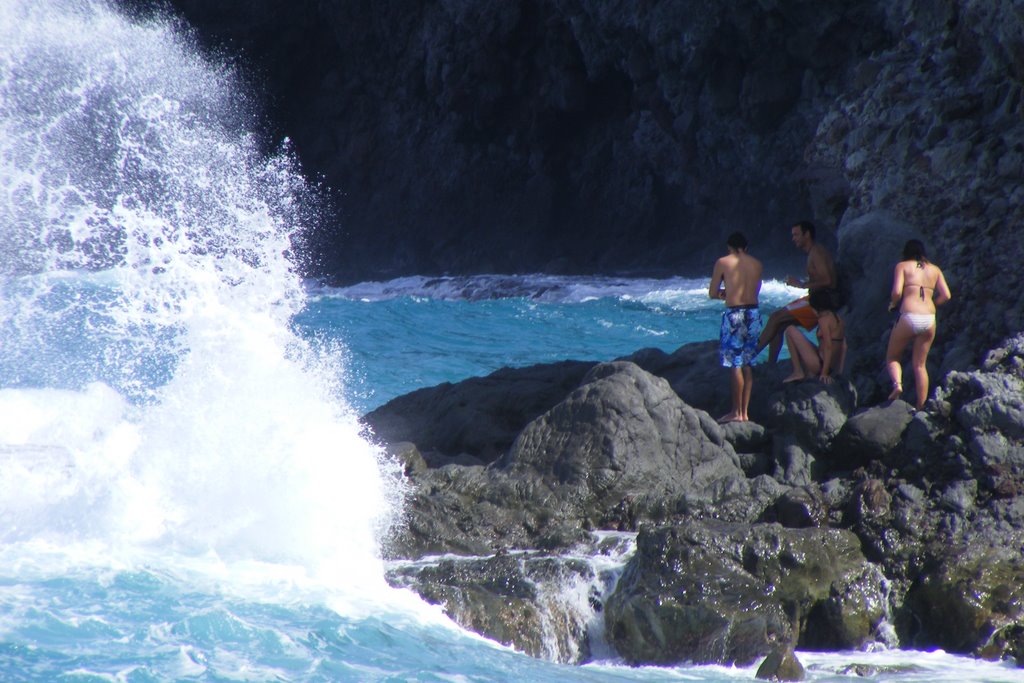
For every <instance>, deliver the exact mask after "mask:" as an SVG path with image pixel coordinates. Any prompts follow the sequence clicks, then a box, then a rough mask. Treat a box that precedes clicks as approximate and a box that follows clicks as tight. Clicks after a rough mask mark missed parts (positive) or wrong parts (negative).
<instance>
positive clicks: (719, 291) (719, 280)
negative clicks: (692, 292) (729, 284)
mask: <svg viewBox="0 0 1024 683" xmlns="http://www.w3.org/2000/svg"><path fill="white" fill-rule="evenodd" d="M724 280H725V273H723V272H722V260H721V259H719V260H718V261H715V268H714V270H713V271H712V272H711V284H710V285H709V286H708V298H709V299H724V298H725V286H724V285H725V282H724Z"/></svg>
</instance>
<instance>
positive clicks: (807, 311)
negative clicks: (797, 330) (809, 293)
mask: <svg viewBox="0 0 1024 683" xmlns="http://www.w3.org/2000/svg"><path fill="white" fill-rule="evenodd" d="M786 310H787V311H789V313H790V315H792V316H793V317H794V318H795V319H796V321H797V322H798V323H800V326H801V327H803V328H804V329H805V330H813V329H814V328H815V327H817V326H818V315H817V314H816V313H815V312H814V309H813V308H811V303H810V300H809V298H808V297H806V296H805V297H801V298H799V299H797V300H796V301H790V302H789V303H788V304H786Z"/></svg>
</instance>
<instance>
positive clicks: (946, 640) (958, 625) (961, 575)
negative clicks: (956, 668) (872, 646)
mask: <svg viewBox="0 0 1024 683" xmlns="http://www.w3.org/2000/svg"><path fill="white" fill-rule="evenodd" d="M1006 541H1007V542H1004V543H1002V544H999V545H995V544H990V543H991V542H990V541H986V540H985V539H981V538H979V539H976V540H974V541H971V542H969V543H967V544H965V545H963V546H960V547H951V548H948V549H947V551H946V553H945V555H944V557H943V559H942V561H941V563H939V564H938V565H937V566H936V567H934V568H933V569H931V570H929V571H926V572H925V573H924V574H923V576H921V577H920V578H919V579H918V580H917V581H916V582H915V583H914V585H913V586H912V587H911V588H910V590H909V591H908V593H907V597H906V601H905V603H904V610H905V612H904V613H903V614H902V615H901V622H902V623H903V624H904V627H903V628H905V629H906V630H907V631H908V633H907V637H906V638H905V640H904V642H905V643H906V644H907V645H914V646H918V647H941V648H942V649H944V650H947V651H948V652H956V653H964V654H970V653H981V652H983V651H985V647H986V645H988V644H989V642H990V639H991V638H992V636H993V634H994V633H996V632H997V631H1004V632H1007V631H1005V629H1007V628H1008V627H1011V626H1017V627H1021V626H1024V535H1022V534H1019V533H1018V534H1016V535H1014V536H1011V537H1010V538H1008V539H1006Z"/></svg>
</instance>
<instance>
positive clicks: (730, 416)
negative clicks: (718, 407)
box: [717, 413, 741, 425]
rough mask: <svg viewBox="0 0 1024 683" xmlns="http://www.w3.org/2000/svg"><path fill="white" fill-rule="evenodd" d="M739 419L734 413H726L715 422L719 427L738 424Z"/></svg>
mask: <svg viewBox="0 0 1024 683" xmlns="http://www.w3.org/2000/svg"><path fill="white" fill-rule="evenodd" d="M740 421H741V418H740V416H739V415H737V414H736V413H726V414H725V415H723V416H722V417H720V418H718V420H717V422H718V424H720V425H724V424H728V423H729V422H740Z"/></svg>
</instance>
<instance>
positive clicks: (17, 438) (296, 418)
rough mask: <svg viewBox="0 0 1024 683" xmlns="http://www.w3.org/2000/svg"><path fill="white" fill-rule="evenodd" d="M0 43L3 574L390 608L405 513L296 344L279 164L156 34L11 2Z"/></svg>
mask: <svg viewBox="0 0 1024 683" xmlns="http://www.w3.org/2000/svg"><path fill="white" fill-rule="evenodd" d="M0 45H3V50H2V53H0V257H2V258H0V276H2V280H0V291H2V294H3V296H2V301H3V305H2V308H0V313H2V315H3V317H2V318H0V334H2V335H3V337H2V340H0V372H2V375H0V465H2V467H3V471H4V476H3V477H2V478H0V520H2V521H3V525H2V526H0V540H2V541H3V542H4V543H5V545H4V547H3V549H2V552H3V553H4V555H5V556H6V557H5V559H6V560H8V562H6V563H4V564H3V566H5V567H16V566H21V567H23V568H24V570H25V571H29V572H34V573H45V572H48V571H52V572H55V573H60V572H61V571H65V570H66V568H67V567H68V566H73V565H75V564H77V563H81V562H83V561H85V562H97V563H100V564H104V563H105V564H109V565H111V566H114V565H117V566H131V565H132V564H133V563H136V562H144V563H147V564H150V563H157V564H158V565H161V566H164V567H165V568H166V570H167V571H170V572H172V573H175V574H179V575H181V576H194V577H199V576H202V575H207V576H209V577H211V581H217V580H223V579H224V578H225V577H226V576H228V575H232V580H233V581H235V582H236V583H237V584H238V585H245V584H250V585H255V584H258V583H259V582H260V581H265V582H266V583H267V584H268V585H270V586H273V587H274V590H275V591H276V590H278V588H279V587H280V586H281V585H282V584H291V585H299V584H302V583H303V582H309V583H316V582H318V581H319V582H325V583H326V584H327V585H332V586H335V587H338V588H341V589H343V592H344V591H355V592H358V591H359V590H360V588H359V587H360V586H364V587H365V586H375V587H376V588H375V589H374V590H378V589H379V590H381V591H383V578H382V566H381V563H380V560H379V559H378V551H377V540H376V539H377V535H378V533H379V532H380V530H381V528H382V527H383V526H384V525H386V524H387V523H388V521H389V515H390V514H391V512H392V510H393V509H394V505H395V503H396V502H397V500H398V496H399V495H400V492H399V491H398V489H397V485H396V483H395V481H394V480H393V478H392V477H391V476H390V475H389V471H390V470H391V467H392V466H391V465H390V464H388V463H386V462H384V459H383V456H382V454H381V453H380V452H379V451H378V450H377V449H376V448H375V447H373V446H371V445H369V444H368V443H367V442H366V441H365V440H364V439H363V438H362V437H361V436H360V426H359V425H358V423H357V421H356V419H355V417H354V416H353V414H352V411H351V410H350V409H349V408H348V407H347V405H346V403H345V401H344V399H343V397H342V391H341V389H340V387H338V386H337V384H336V383H337V380H336V378H337V377H339V376H341V375H342V374H343V372H342V371H341V369H340V368H339V367H338V365H339V363H340V362H341V360H340V357H339V356H338V355H336V354H332V353H331V349H330V347H329V345H325V346H324V348H318V349H315V350H314V349H312V348H311V347H310V346H309V345H308V344H307V343H306V342H305V341H303V340H302V339H300V338H299V337H297V336H296V335H295V334H294V333H293V332H292V330H291V328H290V324H291V318H292V316H293V315H294V314H295V313H296V312H297V311H299V310H301V308H302V306H303V304H304V301H305V293H304V292H303V290H302V286H301V281H300V280H299V278H298V277H297V275H296V274H295V272H294V263H293V262H292V261H290V260H289V258H288V257H287V256H286V254H287V253H288V252H289V250H290V245H291V243H292V240H293V239H294V238H295V236H296V235H298V234H299V232H300V231H301V230H302V229H303V226H304V224H305V222H306V221H307V220H308V218H309V216H310V215H312V211H313V210H314V209H315V205H314V204H313V203H312V197H311V194H310V192H309V190H308V189H307V188H306V186H305V185H304V183H303V181H302V179H301V177H300V176H299V175H298V173H297V172H296V171H295V170H294V164H293V161H292V158H291V157H290V155H289V154H288V153H287V150H284V151H282V152H281V153H280V154H277V155H274V156H271V157H269V158H268V157H266V156H264V155H263V153H262V152H261V150H260V148H259V145H258V144H257V141H256V140H255V138H254V136H253V135H252V134H251V132H250V131H249V130H248V129H247V126H248V125H249V122H250V121H252V120H253V118H254V117H253V111H252V110H251V108H250V107H249V106H248V105H247V103H246V97H245V95H244V91H240V90H239V89H238V86H237V82H236V79H235V78H234V76H233V75H232V73H231V71H230V70H228V69H225V68H224V67H222V66H219V65H216V64H210V63H207V62H205V61H203V59H201V58H200V57H198V56H197V55H198V51H197V50H195V49H193V48H192V47H191V45H190V44H189V41H188V40H187V39H186V38H183V34H182V33H181V32H180V31H175V30H168V27H167V24H166V22H165V21H157V22H150V23H137V22H133V21H129V20H127V19H125V18H124V17H122V16H120V15H118V14H117V13H115V12H113V11H112V10H111V9H110V8H109V7H108V6H107V5H106V3H104V2H100V1H99V0H48V1H47V2H41V3H40V2H34V1H30V0H9V1H8V2H4V3H0ZM197 580H199V581H201V579H197Z"/></svg>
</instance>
